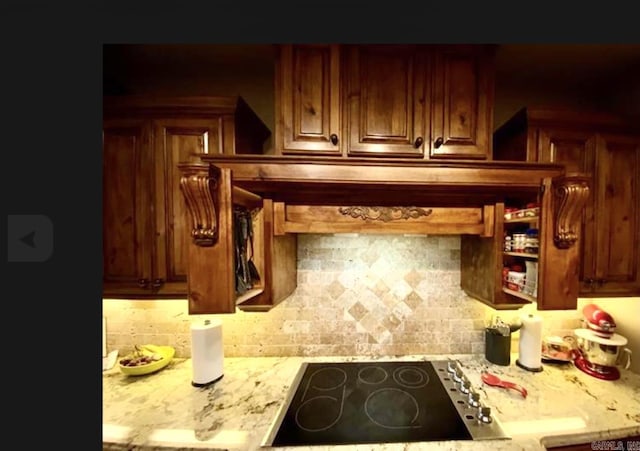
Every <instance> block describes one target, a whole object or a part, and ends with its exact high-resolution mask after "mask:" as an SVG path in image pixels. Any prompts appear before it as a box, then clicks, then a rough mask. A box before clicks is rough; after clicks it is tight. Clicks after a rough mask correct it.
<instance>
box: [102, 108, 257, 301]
mask: <svg viewBox="0 0 640 451" xmlns="http://www.w3.org/2000/svg"><path fill="white" fill-rule="evenodd" d="M240 103H243V101H241V100H238V99H237V98H235V99H228V98H201V97H198V98H193V99H188V98H179V99H148V98H140V97H136V98H129V97H126V98H125V97H123V98H107V99H106V100H105V105H104V107H105V109H104V120H103V149H102V152H103V210H102V211H103V256H104V260H103V296H104V297H115V298H141V297H142V298H184V297H186V295H187V264H188V254H187V252H188V246H187V244H188V239H189V230H187V225H188V219H189V218H188V212H187V209H186V205H185V202H184V200H183V198H182V194H181V192H180V177H181V174H180V172H179V169H178V166H177V165H178V163H179V162H185V161H191V160H193V159H194V158H196V157H197V156H198V155H203V154H211V153H213V154H219V153H226V152H236V151H244V152H245V153H258V152H259V151H261V146H262V141H264V139H266V137H265V133H264V130H265V129H266V128H263V127H264V125H263V124H262V123H261V122H255V123H254V125H252V126H251V127H253V128H254V129H255V130H257V131H256V133H255V135H254V136H249V137H243V136H242V135H238V134H237V132H238V131H239V130H240V133H247V130H249V129H251V127H249V124H250V122H251V115H249V116H247V115H246V114H245V113H246V110H245V111H244V112H242V113H238V110H239V109H244V106H242V107H238V105H239V104H240ZM231 105H235V107H231ZM231 119H233V120H231ZM253 119H257V117H253ZM238 121H244V123H243V124H242V125H238V124H237V123H236V122H238ZM266 136H268V134H267V135H266ZM261 140H262V141H261Z"/></svg>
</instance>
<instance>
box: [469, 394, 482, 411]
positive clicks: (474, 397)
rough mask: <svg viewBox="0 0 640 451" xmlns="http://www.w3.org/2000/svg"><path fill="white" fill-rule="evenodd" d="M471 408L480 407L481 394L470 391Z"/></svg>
mask: <svg viewBox="0 0 640 451" xmlns="http://www.w3.org/2000/svg"><path fill="white" fill-rule="evenodd" d="M469 406H470V407H480V393H478V392H475V391H469Z"/></svg>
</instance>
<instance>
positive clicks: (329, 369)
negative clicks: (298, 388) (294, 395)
mask: <svg viewBox="0 0 640 451" xmlns="http://www.w3.org/2000/svg"><path fill="white" fill-rule="evenodd" d="M323 371H324V372H327V371H337V372H339V373H340V376H341V377H342V381H341V382H339V383H337V384H336V385H334V386H331V387H318V386H316V385H313V384H312V382H313V380H314V378H315V379H317V378H318V374H319V373H321V372H323ZM321 380H322V379H321ZM345 382H347V373H346V372H345V371H344V370H343V369H341V368H336V367H327V368H320V369H319V370H316V371H314V372H313V374H312V375H311V377H310V378H309V382H308V383H307V390H309V388H313V389H314V390H320V391H331V390H335V389H336V388H339V387H342V386H343V385H344V384H345Z"/></svg>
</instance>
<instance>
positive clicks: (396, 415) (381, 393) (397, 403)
mask: <svg viewBox="0 0 640 451" xmlns="http://www.w3.org/2000/svg"><path fill="white" fill-rule="evenodd" d="M392 392H393V394H392V395H388V396H389V399H387V400H384V401H386V404H385V402H383V403H382V404H383V406H371V403H372V400H374V402H375V399H376V398H380V397H382V398H385V397H386V396H387V393H392ZM398 393H401V394H402V395H403V396H404V399H405V400H409V401H411V403H412V404H411V407H413V408H414V412H415V413H414V415H413V417H412V418H411V419H410V421H409V424H383V423H382V422H381V421H378V420H377V419H376V418H374V415H372V413H374V414H375V413H380V412H381V413H382V414H389V409H388V407H385V405H386V406H389V405H393V406H394V410H393V415H391V416H390V418H391V419H392V420H394V421H397V422H401V421H403V420H405V418H403V415H401V414H402V413H405V411H404V410H403V409H402V407H405V406H406V405H407V404H408V403H406V402H403V401H402V400H401V399H400V398H399V397H398ZM364 412H365V414H366V415H367V417H368V418H369V419H370V420H371V421H372V422H374V423H375V424H377V425H378V426H380V427H383V428H386V429H408V428H420V427H422V425H420V424H415V423H416V420H417V419H418V416H419V415H420V405H419V404H418V401H417V400H416V398H415V396H413V395H412V394H411V393H408V392H406V391H405V390H400V389H399V388H395V387H387V388H381V389H379V390H375V391H373V392H371V393H370V394H369V396H367V399H366V400H365V402H364ZM406 413H409V412H406Z"/></svg>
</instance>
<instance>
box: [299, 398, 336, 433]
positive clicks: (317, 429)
mask: <svg viewBox="0 0 640 451" xmlns="http://www.w3.org/2000/svg"><path fill="white" fill-rule="evenodd" d="M345 390H346V387H342V396H341V397H340V400H338V399H337V398H336V397H334V396H328V395H319V396H314V397H312V398H309V399H307V400H306V401H304V402H303V403H302V404H300V406H299V407H298V408H297V409H296V415H295V421H296V424H297V425H298V427H300V429H302V430H304V431H307V432H320V431H326V430H327V429H329V428H331V427H332V426H333V425H334V424H336V423H337V422H338V421H340V419H341V418H342V413H343V411H344V398H345V396H344V395H345ZM323 400H330V401H331V402H332V404H333V403H338V402H339V403H340V404H339V407H340V408H339V409H338V414H337V415H336V417H335V419H334V420H333V421H332V422H331V423H329V424H327V425H324V426H319V427H309V426H304V425H303V424H302V421H301V418H302V419H305V418H307V419H308V418H312V419H315V418H316V417H315V416H309V415H306V412H304V410H303V408H304V407H305V406H306V405H307V404H309V403H310V402H313V403H314V404H315V405H314V406H311V407H310V409H311V410H312V411H313V410H317V409H320V406H321V405H322V404H320V405H318V402H321V403H322V401H323ZM326 407H327V406H325V408H324V410H325V411H326V410H328V409H327V408H326Z"/></svg>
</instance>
